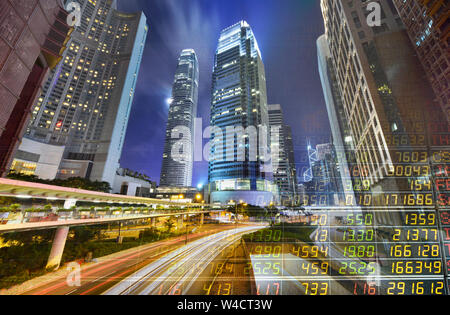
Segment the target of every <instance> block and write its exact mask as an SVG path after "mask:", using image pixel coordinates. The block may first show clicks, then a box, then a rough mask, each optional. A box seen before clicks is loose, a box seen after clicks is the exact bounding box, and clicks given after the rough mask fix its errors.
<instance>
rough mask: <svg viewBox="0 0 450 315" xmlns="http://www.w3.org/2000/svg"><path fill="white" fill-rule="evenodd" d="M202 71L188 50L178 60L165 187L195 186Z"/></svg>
mask: <svg viewBox="0 0 450 315" xmlns="http://www.w3.org/2000/svg"><path fill="white" fill-rule="evenodd" d="M198 84H199V67H198V60H197V55H196V54H195V51H194V50H192V49H186V50H183V51H182V52H181V56H180V58H179V59H178V66H177V71H176V74H175V80H174V83H173V89H172V98H171V99H170V108H169V119H168V122H167V131H166V141H165V145H164V156H163V162H162V169H161V181H160V186H162V187H189V186H191V185H192V168H193V164H194V135H195V130H194V127H195V118H196V117H197V103H198Z"/></svg>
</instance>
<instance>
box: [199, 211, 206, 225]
mask: <svg viewBox="0 0 450 315" xmlns="http://www.w3.org/2000/svg"><path fill="white" fill-rule="evenodd" d="M204 222H205V214H204V213H202V214H201V215H200V225H203V223H204Z"/></svg>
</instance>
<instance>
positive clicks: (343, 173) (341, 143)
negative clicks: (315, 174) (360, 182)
mask: <svg viewBox="0 0 450 315" xmlns="http://www.w3.org/2000/svg"><path fill="white" fill-rule="evenodd" d="M317 53H318V61H319V62H318V63H319V73H320V79H321V82H322V88H323V91H324V97H325V103H326V107H327V112H328V118H329V121H330V126H331V132H332V135H333V145H334V148H335V151H336V158H337V161H338V165H339V172H340V179H341V181H342V182H341V187H342V188H343V189H344V194H345V196H342V197H344V198H345V200H346V199H347V198H348V197H347V196H350V198H352V197H353V198H354V190H353V186H354V185H353V183H352V177H351V171H352V170H354V169H355V167H357V165H355V162H356V160H355V154H354V150H355V148H354V146H353V137H352V134H351V130H350V125H349V124H348V121H347V120H346V117H345V109H344V104H343V102H342V98H341V93H340V90H339V86H338V81H337V77H336V71H335V69H334V67H333V62H332V56H331V52H330V49H329V47H328V43H327V40H326V37H325V35H322V36H320V37H319V39H318V40H317ZM318 158H319V159H321V157H318Z"/></svg>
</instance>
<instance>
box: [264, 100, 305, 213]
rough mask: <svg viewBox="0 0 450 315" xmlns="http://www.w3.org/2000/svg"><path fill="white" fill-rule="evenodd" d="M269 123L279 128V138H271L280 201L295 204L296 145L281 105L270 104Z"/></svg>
mask: <svg viewBox="0 0 450 315" xmlns="http://www.w3.org/2000/svg"><path fill="white" fill-rule="evenodd" d="M268 108H269V124H270V126H271V128H276V129H278V130H279V136H278V139H272V140H271V152H272V161H275V160H277V163H275V164H276V165H277V167H276V168H274V170H273V181H274V184H276V185H277V187H278V193H279V195H280V203H281V204H282V205H285V206H293V205H295V202H296V198H297V186H298V181H297V171H296V168H295V157H294V147H293V141H292V130H291V127H290V126H288V125H286V124H285V122H284V116H283V110H282V108H281V105H278V104H276V105H269V106H268Z"/></svg>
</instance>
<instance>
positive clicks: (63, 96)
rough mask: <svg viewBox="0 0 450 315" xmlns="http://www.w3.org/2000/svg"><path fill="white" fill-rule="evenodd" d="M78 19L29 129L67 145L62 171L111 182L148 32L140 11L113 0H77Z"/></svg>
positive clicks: (46, 139)
mask: <svg viewBox="0 0 450 315" xmlns="http://www.w3.org/2000/svg"><path fill="white" fill-rule="evenodd" d="M78 3H79V4H80V6H81V21H80V26H77V27H76V28H75V31H74V32H73V34H72V37H71V40H70V41H69V43H68V44H67V50H66V52H65V53H64V55H63V59H62V62H61V63H60V65H59V66H58V67H57V68H56V69H54V70H53V72H52V73H51V75H50V77H49V78H48V80H47V82H46V83H45V85H44V89H43V93H42V94H41V95H40V97H39V98H38V100H37V102H36V104H35V106H34V107H33V112H32V121H31V123H30V125H29V127H28V131H27V137H29V138H31V139H33V140H36V141H40V142H43V143H48V144H52V145H65V147H66V148H65V151H64V157H63V160H62V161H61V164H60V168H59V171H58V177H59V178H62V179H64V178H68V177H84V178H88V179H91V180H99V181H106V182H109V183H110V184H112V183H113V182H114V176H115V173H116V170H117V169H118V168H119V160H120V157H121V154H122V147H123V143H124V139H125V133H126V130H127V125H128V119H129V116H130V111H131V106H132V102H133V98H134V93H135V87H136V82H137V79H138V73H139V68H140V64H141V59H142V54H143V51H144V47H145V41H146V37H147V32H148V26H147V23H146V17H145V15H144V14H143V13H142V12H139V13H135V14H128V13H124V12H120V11H118V10H117V2H116V0H97V1H91V0H80V1H78Z"/></svg>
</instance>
